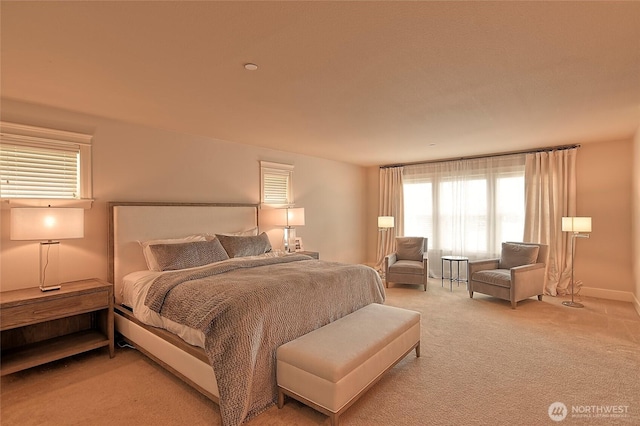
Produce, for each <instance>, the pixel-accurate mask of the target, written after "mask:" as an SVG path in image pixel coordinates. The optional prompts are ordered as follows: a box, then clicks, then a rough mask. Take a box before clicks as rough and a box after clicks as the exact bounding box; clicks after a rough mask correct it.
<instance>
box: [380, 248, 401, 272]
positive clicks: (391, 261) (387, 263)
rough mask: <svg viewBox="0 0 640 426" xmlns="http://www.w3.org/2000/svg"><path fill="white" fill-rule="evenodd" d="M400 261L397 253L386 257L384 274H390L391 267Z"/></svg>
mask: <svg viewBox="0 0 640 426" xmlns="http://www.w3.org/2000/svg"><path fill="white" fill-rule="evenodd" d="M397 261H398V257H397V256H396V254H395V253H391V254H388V255H386V256H385V257H384V264H383V267H384V273H385V275H386V274H388V273H389V267H390V266H391V265H393V264H394V263H396V262H397Z"/></svg>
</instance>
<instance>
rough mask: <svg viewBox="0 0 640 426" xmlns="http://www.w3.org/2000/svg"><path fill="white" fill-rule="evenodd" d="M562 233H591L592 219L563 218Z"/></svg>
mask: <svg viewBox="0 0 640 426" xmlns="http://www.w3.org/2000/svg"><path fill="white" fill-rule="evenodd" d="M562 231H564V232H591V218H590V217H563V218H562Z"/></svg>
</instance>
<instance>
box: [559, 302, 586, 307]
mask: <svg viewBox="0 0 640 426" xmlns="http://www.w3.org/2000/svg"><path fill="white" fill-rule="evenodd" d="M562 304H563V305H564V306H569V307H571V308H584V305H583V304H582V303H578V302H574V301H571V300H567V301H565V302H562Z"/></svg>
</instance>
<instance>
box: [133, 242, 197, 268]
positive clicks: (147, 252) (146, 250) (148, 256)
mask: <svg viewBox="0 0 640 426" xmlns="http://www.w3.org/2000/svg"><path fill="white" fill-rule="evenodd" d="M193 241H205V237H204V235H201V234H195V235H189V236H186V237H181V238H165V239H162V240H149V241H138V243H140V246H141V247H142V254H143V255H144V260H145V261H146V262H147V268H148V269H149V270H150V271H160V270H161V269H160V267H159V266H158V262H156V259H155V257H154V256H153V253H151V249H150V247H151V246H152V245H155V244H181V243H189V242H193Z"/></svg>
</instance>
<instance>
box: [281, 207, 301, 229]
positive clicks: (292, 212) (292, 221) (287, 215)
mask: <svg viewBox="0 0 640 426" xmlns="http://www.w3.org/2000/svg"><path fill="white" fill-rule="evenodd" d="M279 210H281V211H282V213H281V214H279V215H278V220H277V223H276V225H277V226H287V227H289V226H304V207H297V208H286V209H279Z"/></svg>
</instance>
